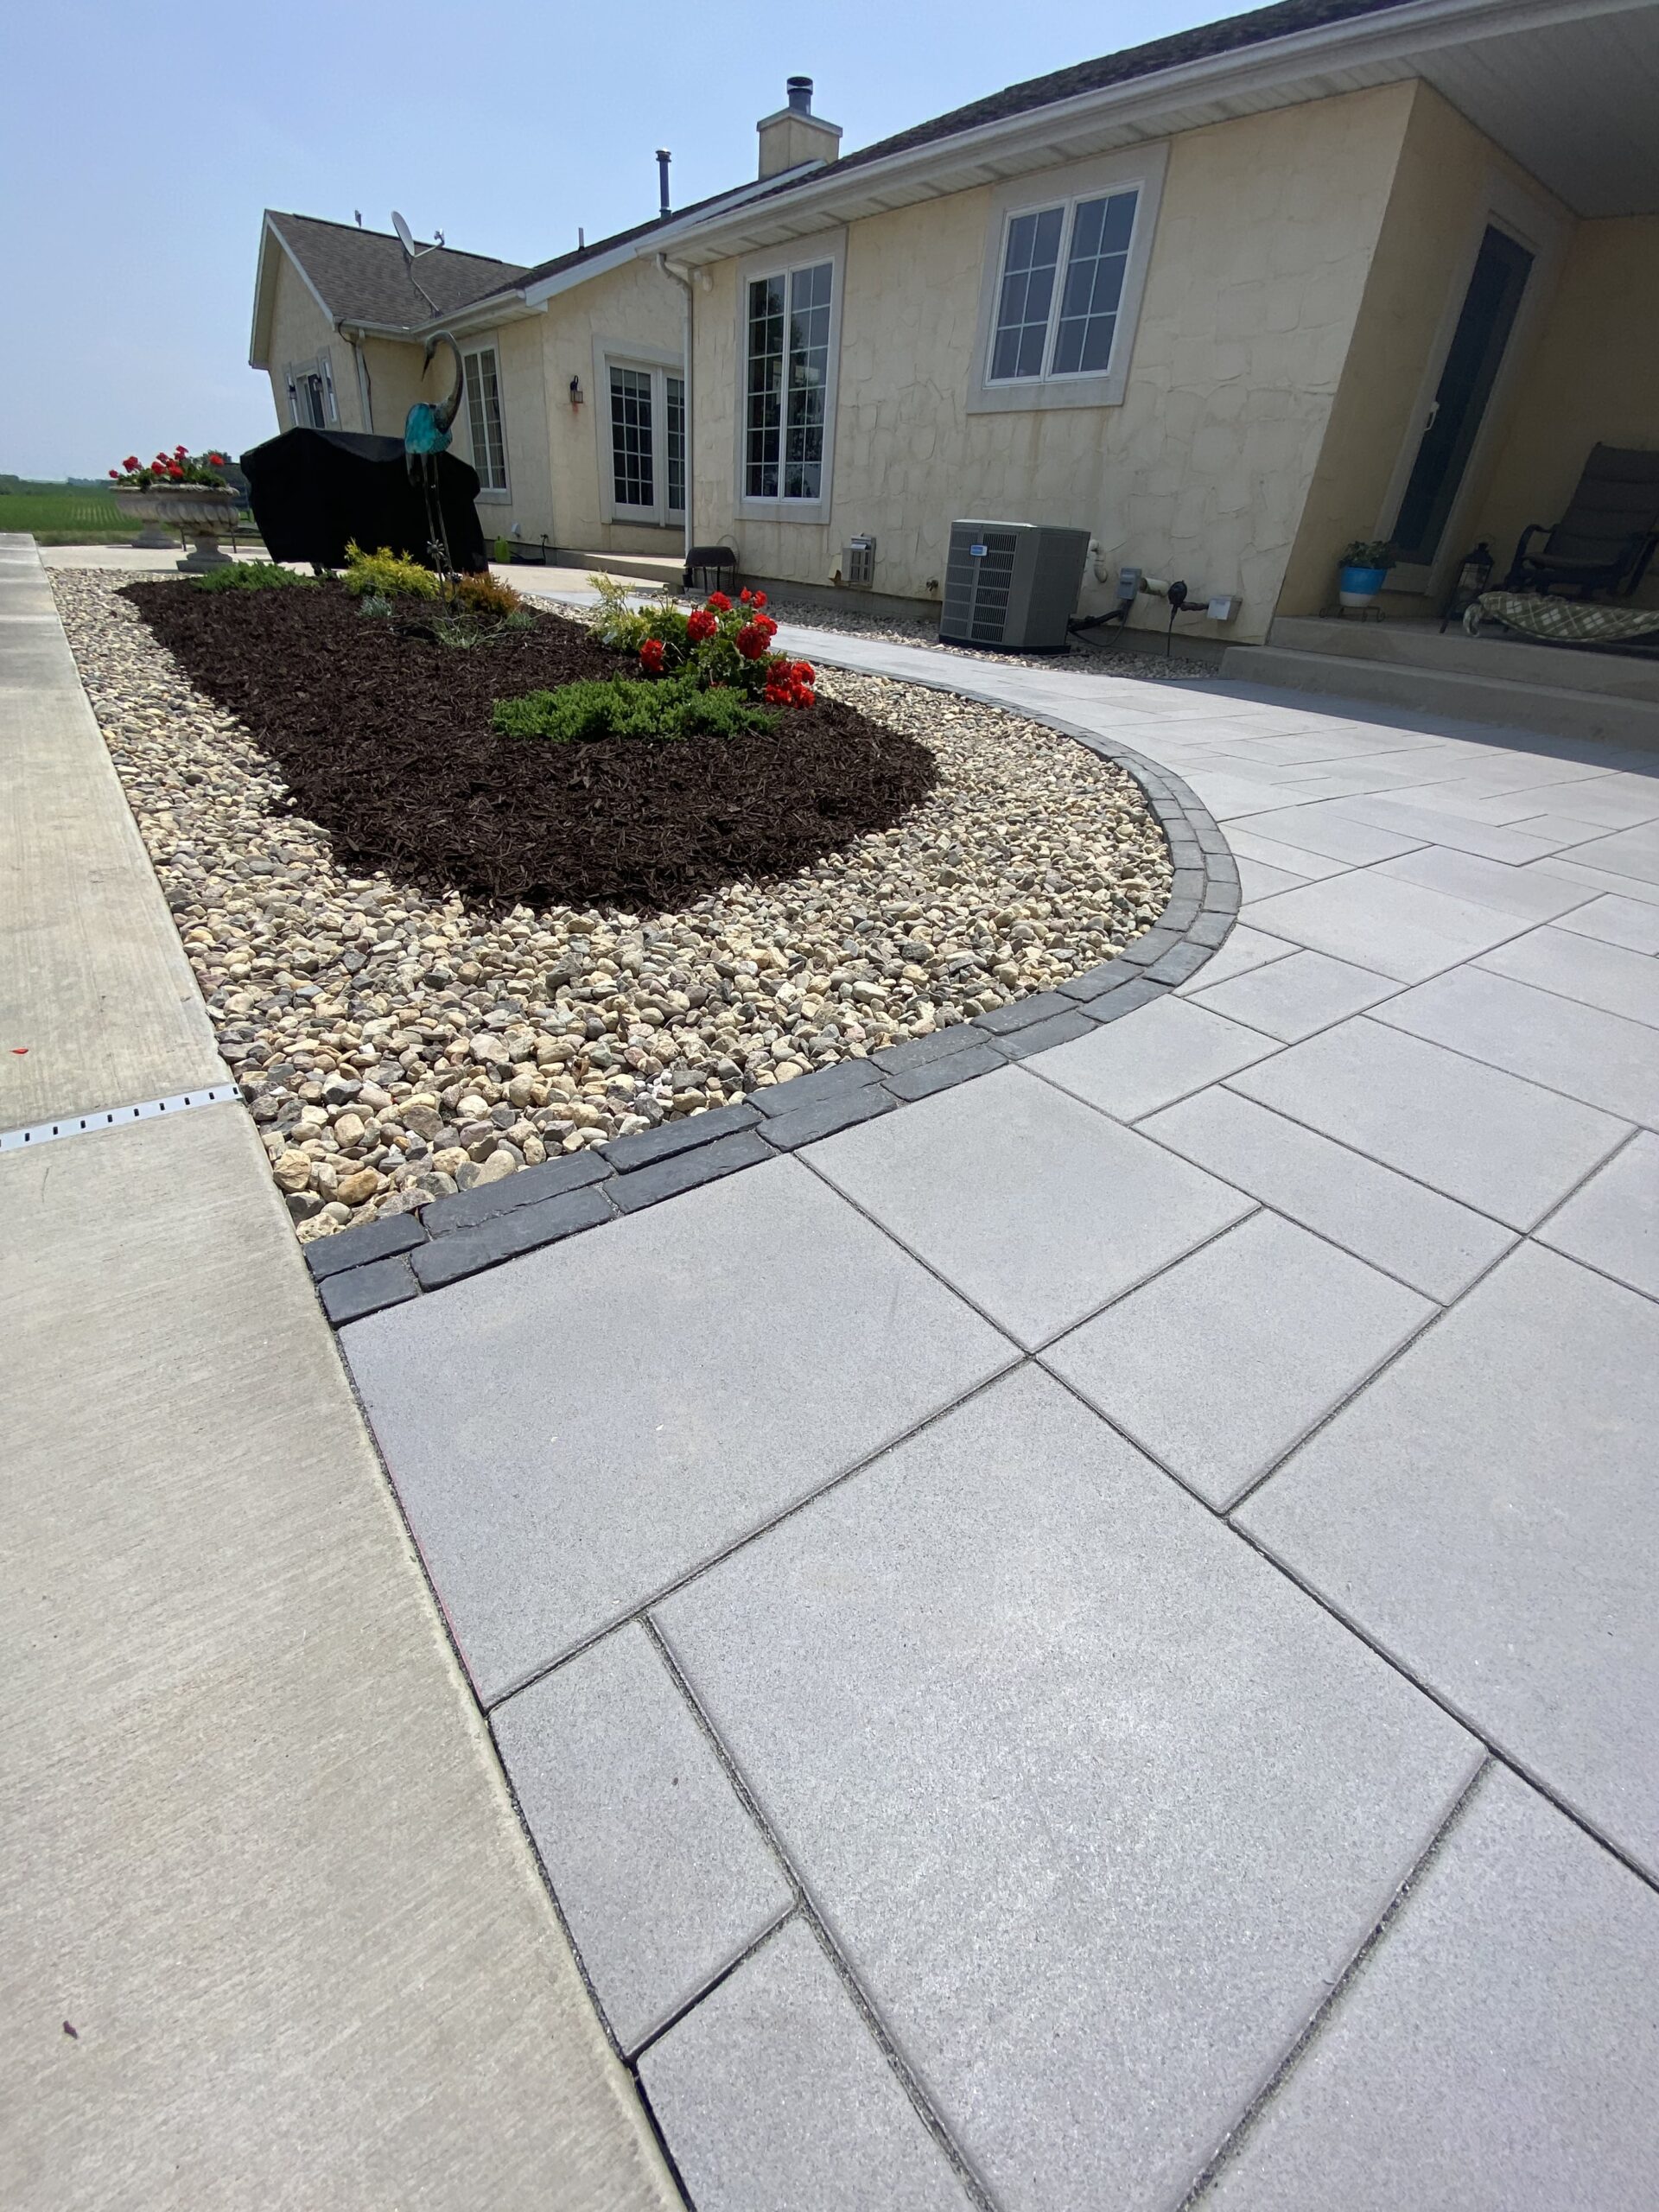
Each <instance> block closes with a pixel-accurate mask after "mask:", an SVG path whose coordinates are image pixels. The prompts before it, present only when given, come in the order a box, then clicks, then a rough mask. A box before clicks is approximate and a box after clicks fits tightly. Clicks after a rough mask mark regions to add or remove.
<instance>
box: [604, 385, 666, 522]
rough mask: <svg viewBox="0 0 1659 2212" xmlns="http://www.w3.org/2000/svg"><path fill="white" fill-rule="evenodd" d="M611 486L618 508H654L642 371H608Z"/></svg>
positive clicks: (648, 397) (648, 393)
mask: <svg viewBox="0 0 1659 2212" xmlns="http://www.w3.org/2000/svg"><path fill="white" fill-rule="evenodd" d="M611 485H612V491H613V497H614V499H615V500H616V504H617V505H618V506H619V507H654V506H655V505H656V504H657V483H656V476H655V473H654V469H653V466H652V422H651V376H650V373H649V372H648V371H646V370H644V369H618V368H613V369H612V371H611Z"/></svg>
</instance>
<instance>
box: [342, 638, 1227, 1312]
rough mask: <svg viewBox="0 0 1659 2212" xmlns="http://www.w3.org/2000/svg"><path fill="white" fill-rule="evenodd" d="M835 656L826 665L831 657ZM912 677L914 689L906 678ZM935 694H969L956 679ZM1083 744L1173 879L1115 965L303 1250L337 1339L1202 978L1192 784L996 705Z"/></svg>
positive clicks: (1072, 1036)
mask: <svg viewBox="0 0 1659 2212" xmlns="http://www.w3.org/2000/svg"><path fill="white" fill-rule="evenodd" d="M825 658H828V656H825ZM906 680H911V679H906ZM914 680H915V681H918V682H921V683H924V684H925V688H928V689H931V690H938V691H947V692H956V693H957V694H958V696H963V697H972V696H975V695H974V694H973V693H971V692H963V691H962V690H961V687H960V685H959V684H957V683H950V682H948V681H945V680H944V679H931V678H926V679H924V678H916V679H914ZM988 703H990V704H994V705H996V706H1000V707H1002V708H1003V709H1005V710H1006V711H1007V712H1008V713H1011V714H1019V715H1021V716H1022V717H1023V718H1024V719H1025V720H1026V721H1034V722H1040V723H1042V724H1043V725H1044V726H1045V727H1046V728H1049V729H1052V730H1054V731H1056V732H1057V733H1058V734H1059V735H1060V736H1062V737H1069V738H1071V739H1073V740H1074V741H1076V742H1077V744H1079V745H1082V746H1084V747H1086V748H1087V749H1088V750H1089V751H1090V753H1096V754H1098V756H1099V757H1100V758H1101V759H1102V760H1109V761H1110V762H1111V763H1112V764H1113V765H1114V766H1116V767H1119V768H1122V769H1123V770H1124V771H1125V772H1127V773H1128V775H1129V776H1131V777H1132V778H1133V779H1134V780H1135V783H1136V784H1137V785H1139V786H1140V789H1141V794H1142V796H1143V797H1144V798H1145V799H1146V802H1147V805H1148V807H1150V809H1151V810H1152V813H1153V815H1154V818H1155V819H1156V821H1157V823H1158V825H1159V827H1160V829H1162V831H1163V833H1164V836H1165V837H1166V840H1167V842H1168V844H1169V849H1170V855H1171V857H1172V859H1173V861H1174V863H1175V872H1174V881H1173V886H1172V888H1171V891H1170V895H1169V900H1168V903H1167V905H1166V906H1165V908H1164V911H1163V912H1162V913H1161V914H1160V916H1159V918H1158V919H1157V921H1156V922H1154V924H1153V925H1152V927H1151V928H1150V929H1149V930H1148V931H1147V933H1146V935H1145V936H1144V937H1141V938H1137V939H1136V940H1135V943H1134V944H1132V945H1129V946H1128V947H1127V948H1126V949H1125V950H1124V951H1122V953H1120V954H1119V956H1118V957H1117V958H1116V960H1115V961H1110V962H1108V963H1105V964H1104V965H1103V966H1100V967H1096V968H1090V969H1085V970H1084V972H1083V974H1081V975H1078V976H1070V977H1068V978H1067V980H1066V981H1065V982H1063V983H1059V984H1057V985H1056V986H1055V987H1054V988H1053V989H1052V990H1048V991H1039V992H1034V993H1033V995H1031V996H1030V997H1029V998H1026V999H1016V1000H1014V1001H1012V1002H1011V1003H1010V1004H1008V1005H1007V1006H1001V1007H994V1008H993V1009H992V1010H991V1011H990V1012H989V1013H988V1014H976V1015H975V1016H974V1017H973V1018H972V1019H971V1020H968V1021H963V1022H959V1023H956V1024H953V1025H952V1027H950V1028H948V1029H937V1030H935V1031H934V1032H933V1033H932V1034H931V1036H927V1037H909V1038H906V1039H904V1041H903V1042H902V1043H900V1044H898V1045H890V1046H885V1047H884V1048H883V1049H882V1050H881V1051H880V1052H874V1053H872V1054H871V1055H870V1056H869V1057H868V1058H867V1059H862V1060H839V1061H836V1063H835V1064H834V1065H831V1066H829V1067H827V1068H817V1069H814V1070H813V1071H811V1072H810V1074H807V1075H804V1076H800V1077H797V1078H796V1080H795V1081H794V1082H792V1083H790V1084H778V1085H776V1086H775V1087H773V1088H772V1089H770V1090H761V1091H756V1092H755V1093H753V1095H752V1096H750V1097H747V1098H745V1099H742V1100H741V1101H740V1102H738V1103H734V1104H733V1105H730V1106H716V1107H715V1108H713V1109H710V1110H709V1112H707V1113H702V1114H693V1115H690V1116H687V1117H686V1118H685V1119H684V1120H683V1121H679V1122H665V1123H664V1125H663V1126H662V1127H660V1128H654V1129H641V1130H639V1132H637V1133H636V1134H635V1135H632V1136H627V1137H619V1138H617V1139H616V1140H615V1141H614V1142H613V1143H611V1144H608V1145H607V1146H606V1147H604V1148H603V1149H602V1150H593V1149H589V1150H584V1151H582V1152H577V1153H572V1154H564V1155H562V1156H560V1157H558V1158H556V1159H553V1160H545V1161H543V1163H541V1165H539V1166H534V1167H526V1168H521V1169H520V1170H519V1171H518V1173H516V1174H512V1175H508V1176H505V1177H503V1179H501V1180H500V1181H499V1183H489V1184H486V1185H482V1186H480V1187H479V1188H475V1189H474V1190H471V1191H461V1192H456V1193H455V1195H454V1197H453V1198H436V1199H435V1200H434V1201H433V1202H432V1204H431V1205H428V1206H426V1207H424V1208H423V1211H422V1212H421V1213H420V1215H419V1216H418V1217H417V1216H416V1215H414V1214H391V1215H382V1216H381V1217H380V1218H379V1219H378V1220H377V1221H372V1222H366V1223H365V1224H364V1225H363V1226H362V1227H361V1228H358V1229H347V1230H342V1232H341V1233H340V1235H339V1236H329V1237H323V1238H320V1239H319V1240H318V1241H317V1242H316V1243H314V1244H308V1245H307V1246H306V1248H305V1256H306V1262H307V1264H308V1267H309V1268H310V1270H311V1274H312V1275H313V1277H314V1279H315V1281H316V1285H317V1291H318V1295H319V1297H320V1298H321V1301H322V1307H323V1311H324V1313H327V1316H328V1319H330V1321H332V1322H333V1323H334V1325H335V1326H336V1327H340V1326H342V1325H344V1324H345V1323H346V1322H347V1321H355V1320H360V1319H362V1318H363V1317H364V1315H365V1314H368V1313H377V1312H378V1311H379V1309H380V1308H381V1307H382V1306H395V1305H398V1304H401V1303H402V1302H403V1301H404V1300H406V1299H410V1298H414V1297H417V1296H419V1295H421V1294H422V1293H423V1292H432V1291H435V1290H439V1289H441V1288H442V1287H444V1286H445V1285H446V1284H448V1283H452V1282H459V1281H461V1280H462V1279H463V1278H464V1277H466V1276H467V1275H471V1274H478V1273H479V1272H480V1270H481V1269H483V1268H493V1267H497V1266H499V1264H500V1263H501V1262H503V1261H504V1260H511V1259H516V1258H517V1257H518V1255H520V1254H521V1253H524V1252H531V1251H534V1250H537V1249H538V1248H540V1247H541V1246H543V1245H545V1244H550V1243H555V1242H556V1241H557V1240H558V1239H560V1238H562V1237H565V1236H575V1235H576V1234H577V1233H579V1232H581V1231H583V1230H588V1229H594V1228H598V1227H601V1225H602V1224H604V1223H606V1222H607V1221H614V1220H619V1219H620V1218H621V1217H623V1216H625V1215H627V1214H630V1213H637V1212H639V1211H640V1210H641V1208H643V1207H645V1206H648V1205H658V1204H659V1203H661V1202H662V1201H663V1200H664V1199H666V1198H677V1197H678V1196H679V1195H680V1193H681V1192H685V1191H690V1190H695V1189H696V1187H697V1186H698V1185H700V1184H702V1183H709V1182H712V1181H714V1180H715V1178H716V1177H719V1176H724V1175H732V1174H736V1173H740V1172H741V1170H742V1169H744V1168H746V1167H753V1166H758V1165H760V1163H761V1162H762V1161H765V1160H776V1159H778V1158H779V1157H780V1156H781V1155H783V1154H788V1153H791V1152H794V1151H795V1150H796V1149H797V1148H798V1147H800V1146H802V1145H805V1144H815V1143H817V1141H818V1140H819V1139H820V1138H822V1137H828V1136H834V1135H836V1133H837V1132H838V1131H840V1130H842V1129H846V1128H853V1127H854V1126H855V1124H856V1123H858V1122H867V1121H870V1120H872V1119H874V1116H876V1115H878V1114H887V1113H891V1112H892V1111H893V1109H895V1108H898V1107H901V1106H904V1105H906V1104H908V1103H911V1102H912V1100H915V1099H918V1098H926V1097H930V1096H932V1095H933V1094H934V1093H935V1092H938V1091H941V1090H949V1089H950V1088H952V1087H953V1086H954V1085H956V1084H961V1083H971V1082H973V1081H975V1080H976V1078H977V1077H980V1076H982V1075H989V1074H992V1073H994V1072H995V1070H997V1069H998V1068H1002V1067H1006V1066H1007V1065H1008V1064H1009V1063H1010V1061H1014V1060H1022V1059H1026V1058H1029V1057H1030V1056H1031V1055H1032V1054H1033V1053H1034V1052H1046V1051H1047V1050H1048V1049H1049V1048H1050V1047H1051V1046H1056V1045H1065V1044H1071V1043H1072V1042H1074V1041H1075V1040H1076V1039H1078V1038H1080V1037H1083V1036H1086V1035H1087V1034H1088V1033H1089V1032H1090V1030H1091V1029H1096V1028H1098V1027H1101V1026H1102V1025H1103V1023H1105V1022H1108V1021H1117V1020H1121V1019H1122V1016H1123V1015H1125V1014H1133V1013H1134V1012H1135V1009H1136V1007H1143V1006H1148V1005H1150V1004H1151V1003H1152V1002H1153V1001H1154V1000H1155V999H1160V998H1161V997H1163V995H1164V994H1165V993H1166V991H1170V990H1173V988H1175V986H1176V985H1177V984H1178V983H1182V982H1186V981H1188V980H1189V978H1190V977H1192V976H1194V975H1196V974H1197V973H1198V969H1200V968H1202V967H1203V965H1204V964H1205V961H1207V960H1208V959H1209V958H1210V957H1211V954H1212V953H1213V952H1214V951H1216V950H1217V949H1218V948H1219V946H1220V945H1221V944H1222V942H1223V940H1224V938H1225V937H1226V936H1227V933H1228V931H1230V929H1231V928H1232V926H1233V924H1234V922H1235V921H1236V919H1237V917H1238V908H1239V899H1240V890H1239V880H1238V869H1237V867H1236V863H1235V861H1234V860H1233V856H1232V854H1231V852H1230V850H1229V849H1228V846H1227V841H1226V839H1225V837H1224V836H1223V834H1222V832H1221V830H1220V829H1219V827H1218V826H1217V823H1216V822H1215V820H1214V819H1213V817H1211V814H1210V813H1209V811H1208V810H1207V809H1206V808H1205V805H1204V804H1203V802H1202V801H1201V800H1200V799H1199V798H1198V796H1197V794H1196V793H1195V792H1194V791H1192V790H1191V789H1190V788H1189V787H1188V785H1186V784H1185V783H1184V782H1183V781H1182V779H1180V777H1179V776H1177V775H1175V774H1173V773H1172V772H1171V771H1170V770H1168V769H1167V768H1161V767H1157V766H1154V764H1153V763H1152V762H1150V761H1148V760H1143V759H1142V758H1141V755H1140V754H1139V753H1133V752H1131V751H1129V750H1128V747H1122V746H1117V745H1114V744H1113V743H1112V741H1111V740H1110V739H1109V738H1103V737H1102V736H1100V735H1099V734H1098V733H1096V731H1093V730H1085V729H1082V728H1078V727H1077V726H1076V725H1075V724H1072V723H1070V722H1065V721H1057V720H1056V719H1055V718H1054V717H1053V716H1052V715H1046V714H1039V713H1036V712H1033V710H1031V709H1027V708H1023V707H1020V708H1015V707H1010V706H1009V705H1008V702H1007V701H1006V700H1005V699H996V700H994V701H990V702H988Z"/></svg>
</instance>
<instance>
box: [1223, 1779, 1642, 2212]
mask: <svg viewBox="0 0 1659 2212" xmlns="http://www.w3.org/2000/svg"><path fill="white" fill-rule="evenodd" d="M1656 1980H1659V1899H1656V1897H1655V1896H1654V1894H1653V1892H1652V1891H1651V1890H1649V1888H1647V1887H1646V1885H1644V1884H1643V1883H1642V1882H1640V1881H1638V1880H1637V1878H1636V1876H1635V1875H1633V1874H1632V1873H1630V1872H1629V1870H1628V1869H1627V1868H1625V1867H1623V1866H1620V1865H1619V1864H1618V1861H1617V1860H1616V1859H1611V1858H1610V1857H1609V1856H1608V1854H1607V1853H1605V1851H1602V1850H1600V1849H1599V1847H1597V1845H1596V1844H1595V1843H1594V1842H1593V1841H1592V1840H1591V1839H1590V1838H1589V1837H1588V1836H1586V1835H1585V1834H1583V1833H1582V1831H1581V1830H1580V1829H1578V1828H1576V1827H1573V1824H1572V1822H1571V1821H1567V1820H1566V1819H1565V1818H1563V1816H1562V1815H1560V1813H1558V1812H1557V1811H1556V1810H1555V1809H1554V1807H1553V1806H1551V1805H1548V1804H1547V1803H1546V1802H1544V1800H1543V1799H1542V1798H1541V1797H1540V1796H1538V1795H1537V1793H1536V1792H1535V1791H1534V1790H1531V1789H1528V1788H1527V1786H1526V1784H1525V1783H1523V1782H1521V1781H1519V1780H1517V1778H1516V1777H1515V1776H1513V1775H1511V1774H1508V1773H1506V1772H1505V1771H1504V1770H1503V1768H1501V1767H1493V1768H1491V1769H1489V1770H1487V1772H1486V1773H1485V1774H1484V1775H1483V1776H1482V1777H1481V1779H1480V1781H1479V1783H1478V1784H1477V1785H1476V1789H1475V1791H1474V1794H1473V1796H1471V1799H1470V1802H1469V1803H1468V1804H1467V1806H1466V1807H1465V1808H1464V1810H1463V1812H1462V1813H1461V1814H1460V1815H1459V1817H1458V1820H1457V1821H1456V1822H1455V1823H1454V1825H1453V1827H1452V1831H1451V1833H1450V1834H1449V1835H1448V1837H1447V1839H1446V1843H1445V1845H1444V1846H1443V1847H1442V1848H1441V1849H1440V1851H1439V1852H1438V1853H1436V1854H1435V1856H1434V1858H1433V1859H1432V1860H1431V1862H1430V1864H1429V1866H1428V1867H1427V1870H1426V1871H1425V1872H1424V1873H1423V1875H1422V1876H1421V1878H1420V1879H1419V1880H1418V1882H1417V1883H1416V1884H1415V1885H1414V1887H1413V1889H1412V1891H1411V1893H1410V1896H1409V1897H1408V1899H1407V1901H1406V1903H1405V1904H1404V1906H1403V1907H1402V1910H1401V1911H1400V1913H1399V1915H1398V1916H1397V1917H1396V1918H1395V1921H1394V1922H1393V1923H1392V1924H1391V1925H1390V1927H1389V1929H1388V1931H1387V1933H1386V1934H1385V1935H1384V1936H1383V1940H1382V1942H1380V1943H1379V1944H1378V1946H1377V1948H1376V1950H1375V1951H1374V1952H1373V1953H1372V1955H1370V1958H1369V1959H1368V1960H1367V1961H1366V1962H1365V1964H1364V1966H1363V1967H1362V1968H1361V1970H1360V1972H1359V1973H1358V1974H1357V1975H1356V1977H1355V1979H1354V1981H1353V1983H1352V1985H1351V1986H1350V1987H1349V1988H1348V1989H1347V1990H1345V1991H1344V1993H1343V1994H1342V1996H1341V1998H1340V1999H1338V2003H1337V2005H1336V2006H1335V2008H1334V2010H1333V2011H1332V2014H1331V2016H1330V2017H1329V2018H1328V2019H1327V2020H1326V2021H1325V2022H1324V2023H1323V2024H1322V2025H1321V2028H1320V2030H1319V2033H1318V2034H1317V2035H1316V2036H1315V2037H1314V2038H1313V2042H1312V2043H1311V2044H1309V2046H1308V2048H1307V2050H1306V2051H1305V2052H1304V2053H1303V2055H1302V2056H1301V2057H1300V2059H1299V2060H1298V2062H1297V2064H1296V2067H1295V2070H1294V2072H1293V2073H1292V2075H1290V2077H1289V2078H1288V2080H1287V2082H1285V2083H1284V2085H1283V2086H1282V2087H1281V2089H1280V2090H1279V2092H1278V2094H1277V2095H1276V2096H1275V2097H1274V2100H1273V2101H1272V2103H1271V2104H1270V2105H1269V2106H1268V2107H1267V2109H1266V2111H1265V2112H1264V2113H1263V2114H1262V2117H1261V2119H1260V2120H1259V2121H1258V2123H1257V2124H1256V2126H1255V2128H1254V2129H1253V2130H1252V2131H1251V2133H1250V2134H1249V2138H1248V2139H1246V2141H1245V2142H1244V2143H1243V2145H1242V2146H1241V2148H1240V2151H1239V2152H1238V2154H1237V2155H1236V2158H1235V2159H1234V2160H1233V2162H1232V2163H1231V2164H1230V2165H1229V2166H1228V2167H1226V2168H1224V2170H1223V2172H1222V2175H1221V2177H1220V2178H1219V2181H1218V2183H1217V2186H1216V2187H1215V2188H1214V2190H1212V2191H1211V2193H1209V2194H1208V2195H1206V2196H1205V2197H1204V2199H1203V2202H1204V2204H1205V2206H1206V2207H1211V2206H1213V2207H1215V2208H1216V2212H1331V2208H1332V2207H1333V2206H1336V2205H1341V2206H1343V2207H1344V2208H1349V2209H1350V2212H1402V2208H1403V2207H1406V2206H1425V2207H1426V2206H1430V2205H1433V2206H1446V2207H1452V2206H1455V2207H1456V2208H1457V2212H1564V2209H1565V2208H1568V2207H1572V2208H1574V2212H1648V2208H1649V2207H1650V2206H1651V2204H1652V2202H1653V2190H1654V2171H1655V2168H1656V2166H1659V2104H1656V2101H1655V2098H1654V2094H1653V2084H1654V2082H1655V2081H1656V2079H1659V2031H1656V2025H1655V2013H1654V2005H1653V1988H1654V1985H1655V1982H1656Z"/></svg>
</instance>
